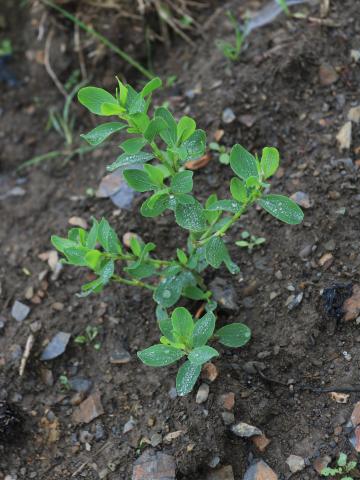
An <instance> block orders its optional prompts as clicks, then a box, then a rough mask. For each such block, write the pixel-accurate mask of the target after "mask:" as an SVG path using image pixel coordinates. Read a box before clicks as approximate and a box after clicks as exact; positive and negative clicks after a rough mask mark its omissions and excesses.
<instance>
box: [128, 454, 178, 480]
mask: <svg viewBox="0 0 360 480" xmlns="http://www.w3.org/2000/svg"><path fill="white" fill-rule="evenodd" d="M132 480H175V460H174V458H173V457H172V456H171V455H166V454H165V453H161V452H154V451H153V450H146V451H145V452H144V453H143V454H142V455H141V456H140V457H139V458H138V459H137V460H136V462H135V464H134V468H133V474H132Z"/></svg>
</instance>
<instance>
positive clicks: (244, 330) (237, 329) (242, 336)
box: [215, 323, 251, 347]
mask: <svg viewBox="0 0 360 480" xmlns="http://www.w3.org/2000/svg"><path fill="white" fill-rule="evenodd" d="M215 335H216V336H217V337H219V338H218V340H219V342H220V343H222V344H223V345H226V346H227V347H242V346H244V345H245V344H246V343H247V342H248V341H249V340H250V338H251V330H250V328H249V327H247V326H246V325H244V324H243V323H231V324H230V325H225V327H222V328H220V329H219V330H217V332H216V333H215Z"/></svg>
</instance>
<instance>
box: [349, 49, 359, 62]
mask: <svg viewBox="0 0 360 480" xmlns="http://www.w3.org/2000/svg"><path fill="white" fill-rule="evenodd" d="M350 56H351V60H354V62H355V63H357V62H359V61H360V50H350Z"/></svg>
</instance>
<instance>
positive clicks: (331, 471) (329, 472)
mask: <svg viewBox="0 0 360 480" xmlns="http://www.w3.org/2000/svg"><path fill="white" fill-rule="evenodd" d="M337 473H338V471H337V469H336V468H330V467H326V468H323V469H322V470H321V475H322V476H323V477H329V476H330V475H336V474H337Z"/></svg>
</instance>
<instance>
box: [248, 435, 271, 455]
mask: <svg viewBox="0 0 360 480" xmlns="http://www.w3.org/2000/svg"><path fill="white" fill-rule="evenodd" d="M251 441H252V442H253V444H254V445H255V447H256V448H257V449H258V450H259V452H261V453H263V452H265V450H266V449H267V447H268V446H269V444H270V443H271V440H269V439H268V438H267V436H266V435H255V436H254V437H252V438H251Z"/></svg>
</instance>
